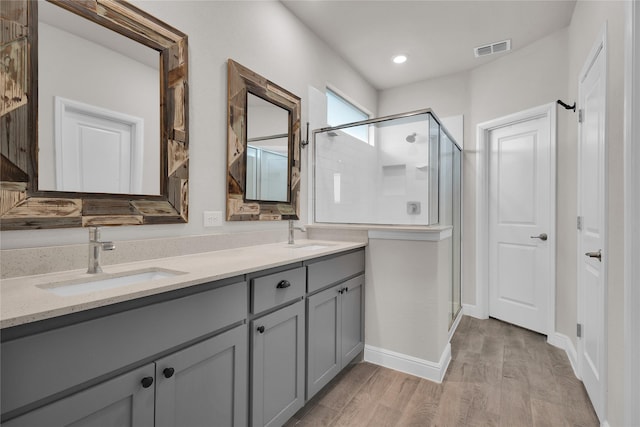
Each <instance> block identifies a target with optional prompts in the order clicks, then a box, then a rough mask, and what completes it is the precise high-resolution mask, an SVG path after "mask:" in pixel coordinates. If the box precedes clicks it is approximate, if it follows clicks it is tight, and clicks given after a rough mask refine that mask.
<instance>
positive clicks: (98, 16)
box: [0, 0, 189, 230]
mask: <svg viewBox="0 0 640 427" xmlns="http://www.w3.org/2000/svg"><path fill="white" fill-rule="evenodd" d="M39 4H42V8H43V12H44V9H45V7H47V8H50V7H51V6H52V5H54V6H55V9H58V10H60V11H63V10H64V12H63V13H66V14H68V15H70V16H73V17H75V19H77V18H78V17H81V18H82V20H83V21H85V23H90V24H91V25H94V27H93V29H94V32H96V33H97V32H100V31H102V32H104V33H114V34H118V35H121V36H124V38H126V39H130V41H133V42H135V43H132V44H134V45H136V44H137V45H140V46H142V47H144V49H148V50H150V51H152V52H154V53H155V55H156V56H157V67H156V68H157V75H158V79H157V80H156V81H157V84H155V83H154V85H156V88H157V89H156V91H157V94H156V95H157V96H155V98H154V99H156V104H155V107H154V108H155V110H156V111H157V116H158V118H157V120H156V121H155V122H152V121H149V120H147V122H146V126H147V127H146V128H135V129H137V130H135V131H134V132H133V133H135V134H137V135H138V136H139V135H140V134H142V133H145V134H152V135H155V136H154V137H153V138H152V143H153V144H155V145H154V146H151V147H149V146H147V147H146V148H144V152H142V151H140V152H139V153H138V158H137V159H138V160H139V161H140V162H142V161H143V159H144V158H145V157H147V158H148V157H149V153H150V151H155V152H156V154H155V157H153V160H152V161H151V163H153V164H154V165H153V166H154V168H153V169H152V171H151V172H150V173H149V174H148V175H150V177H151V178H150V180H151V184H152V187H150V188H151V189H149V188H147V187H144V186H139V185H138V186H133V185H132V186H131V187H128V186H124V187H122V188H121V189H120V188H116V189H111V187H109V188H108V189H106V190H104V189H101V187H97V188H98V189H97V190H94V189H92V188H91V187H90V186H88V185H85V186H79V187H73V186H71V187H61V186H57V187H56V186H55V185H54V186H52V185H53V184H51V183H45V181H44V180H40V179H39V178H40V175H43V176H44V175H45V173H44V172H43V170H44V169H43V168H42V167H40V168H39V165H40V162H45V161H48V160H45V159H48V157H47V156H46V155H45V152H46V151H47V149H46V148H45V147H44V145H42V146H40V140H39V136H40V137H42V138H41V139H42V141H43V144H44V140H45V138H44V136H46V137H50V135H49V132H51V133H54V130H53V124H52V125H51V126H48V124H47V126H45V127H44V130H42V129H43V128H42V127H41V128H40V129H41V130H39V124H41V123H39V119H40V117H41V116H42V117H45V114H42V113H41V110H39V108H38V107H39V105H38V104H39V102H38V100H39V96H38V95H39V86H38V85H39V84H42V85H44V83H43V81H44V80H46V78H45V77H49V75H50V73H52V72H53V70H52V69H51V67H50V66H46V73H47V74H42V75H41V76H39V75H38V72H39V71H40V72H41V73H42V72H44V69H43V68H42V67H39V58H41V56H39V43H38V39H39V37H38V36H39V31H38V29H39V19H38V15H39V11H38V5H39ZM54 13H58V12H55V11H54ZM0 18H1V19H2V25H3V28H5V29H9V31H5V37H4V38H3V44H2V50H1V55H2V67H4V68H3V70H2V81H3V87H2V90H3V94H2V95H3V97H2V100H0V108H1V111H0V112H1V120H0V124H1V128H2V133H1V138H2V140H1V148H2V153H1V154H2V156H1V158H0V159H1V170H2V174H1V177H0V229H2V230H17V229H37V228H63V227H88V226H96V225H141V224H164V223H181V222H187V220H188V179H189V151H188V145H189V137H188V136H189V133H188V56H187V36H186V35H185V34H184V33H182V32H180V31H178V30H176V29H175V28H173V27H171V26H169V25H168V24H166V23H164V22H162V21H160V20H158V19H156V18H154V17H153V16H151V15H149V14H147V13H146V12H144V11H142V10H140V9H138V8H136V7H135V6H133V5H131V4H129V3H127V2H126V1H123V0H84V1H82V2H79V1H67V0H47V3H41V2H39V1H29V0H19V1H18V0H16V1H11V2H3V3H2V8H1V9H0ZM40 25H42V31H43V34H44V35H46V37H47V41H48V38H49V36H48V34H49V33H46V34H45V33H44V24H40ZM105 29H106V30H107V31H105ZM56 30H57V29H56ZM7 34H8V35H9V36H8V37H6V35H7ZM107 36H109V34H107ZM80 38H82V37H80ZM67 40H69V39H67ZM42 41H43V46H44V45H45V43H44V39H43V40H42ZM62 48H66V50H69V51H71V52H72V53H73V51H74V49H71V47H70V46H69V45H65V46H62ZM134 48H135V46H134ZM97 49H98V48H97V47H96V50H97ZM138 49H139V47H138ZM59 54H60V55H61V53H59ZM76 56H77V57H78V58H82V57H83V55H82V53H81V52H78V53H77V55H76ZM130 56H132V57H135V56H138V54H133V55H130ZM57 59H58V60H59V61H60V62H61V63H62V62H65V63H66V62H69V61H68V60H66V59H63V58H60V57H59V58H57ZM96 59H100V60H105V57H104V56H99V57H97V58H96ZM152 61H156V60H155V59H152ZM105 62H106V63H108V64H110V65H112V66H113V67H114V68H115V67H116V64H120V63H119V62H116V61H114V60H113V59H111V57H109V59H108V61H105ZM107 73H109V70H107ZM128 73H129V71H128V70H127V71H126V73H123V74H126V75H128ZM84 74H87V73H86V72H85V73H84ZM111 74H115V73H111ZM89 75H90V76H91V77H93V78H94V80H93V81H90V83H89V84H90V86H89V87H91V86H96V87H98V86H100V85H104V84H105V83H104V80H103V79H102V78H97V77H95V76H94V75H93V74H92V73H91V74H89ZM39 77H40V78H39ZM91 77H89V79H90V78H91ZM125 83H131V82H127V81H125ZM119 89H121V90H120V91H119V92H116V93H117V95H116V96H119V97H125V96H126V97H129V98H128V100H126V99H125V101H126V103H130V102H129V101H131V100H132V99H133V98H134V97H136V96H137V95H136V94H135V93H132V92H131V91H130V90H126V89H123V88H119ZM44 91H45V90H44V86H43V88H42V92H44ZM54 91H55V90H54ZM47 92H49V88H47ZM53 98H56V99H55V102H56V106H58V105H59V101H60V100H64V101H67V100H66V99H65V97H62V96H57V97H51V99H50V98H47V99H46V100H45V102H44V103H46V104H48V103H52V104H53V102H54V101H53ZM75 101H81V102H76V103H75V104H73V103H72V104H70V105H73V108H76V107H77V106H78V105H84V103H86V101H85V100H77V99H76V100H74V102H75ZM44 103H43V104H44ZM96 104H98V107H96V108H97V109H99V110H106V109H104V108H101V107H102V105H100V104H99V103H97V102H96ZM60 105H63V104H60ZM66 105H69V104H66ZM92 107H94V106H92ZM69 108H71V107H69ZM62 110H64V108H62V109H61V111H62ZM117 113H119V112H117ZM134 115H135V114H134ZM55 120H58V119H57V118H56V119H55ZM52 121H53V120H52ZM47 123H48V122H47ZM56 123H57V122H56ZM140 123H145V121H144V120H140ZM143 130H144V132H143ZM55 132H56V133H57V132H58V128H56V130H55ZM66 139H67V138H66V137H65V138H62V139H61V140H63V141H66ZM138 139H140V138H138ZM140 140H141V139H140ZM102 142H103V140H97V142H96V141H94V140H92V142H91V144H94V145H97V146H99V150H98V151H96V152H91V154H90V156H88V157H90V158H93V161H94V163H93V165H99V163H100V162H102V161H103V159H104V154H105V153H107V154H110V152H109V151H108V148H105V147H110V146H109V145H107V144H102ZM100 144H102V145H100ZM152 149H153V150H152ZM60 151H61V150H60ZM85 151H86V150H85ZM58 154H59V153H57V154H56V155H58ZM72 154H73V153H72ZM71 157H73V155H72V156H71ZM126 162H131V161H130V160H125V163H124V164H125V165H127V167H129V166H128V165H129V163H126ZM62 164H65V167H64V168H63V167H62ZM91 165H92V164H91V163H89V166H86V165H85V166H84V169H91V168H92V167H91ZM40 166H42V165H40ZM56 167H57V168H59V169H64V171H65V172H68V170H69V167H68V163H59V164H56ZM93 168H94V169H95V166H94V167H93ZM131 168H133V167H132V166H131ZM131 170H132V172H131V173H130V174H131V175H136V174H142V173H141V172H135V171H134V170H133V169H131ZM60 176H62V173H61V171H60V170H58V179H60ZM100 179H102V181H110V180H117V174H116V173H114V174H113V176H111V175H109V176H108V177H107V178H106V179H105V177H104V176H100ZM140 179H142V178H140ZM134 187H135V188H137V190H136V191H133V190H132V189H133V188H134Z"/></svg>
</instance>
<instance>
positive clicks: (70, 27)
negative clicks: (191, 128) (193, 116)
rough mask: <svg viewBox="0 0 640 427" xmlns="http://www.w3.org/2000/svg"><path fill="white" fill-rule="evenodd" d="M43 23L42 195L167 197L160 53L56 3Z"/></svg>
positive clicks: (41, 17) (41, 12)
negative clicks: (63, 102) (163, 191)
mask: <svg viewBox="0 0 640 427" xmlns="http://www.w3.org/2000/svg"><path fill="white" fill-rule="evenodd" d="M38 21H39V22H38V33H39V34H38V45H39V49H38V63H39V69H40V71H41V72H40V73H39V76H38V86H39V91H38V116H39V119H38V126H39V131H38V190H40V191H47V190H57V191H73V192H90V193H92V192H97V193H124V194H145V195H158V194H160V107H159V106H160V90H159V87H160V71H159V62H160V60H159V58H160V54H159V52H158V51H156V50H154V49H151V48H148V47H146V46H144V45H142V44H140V43H138V42H136V41H133V40H131V39H129V38H127V37H125V36H123V35H120V34H117V33H116V32H114V31H111V30H108V29H106V28H104V27H101V26H100V25H97V24H96V23H93V22H90V21H89V20H87V19H84V18H83V17H80V16H78V15H76V14H74V13H71V12H69V11H67V10H64V9H62V8H61V7H59V6H56V5H54V4H51V3H48V2H38ZM63 98H64V99H67V100H70V101H71V102H73V104H74V107H72V108H58V109H56V105H57V103H56V101H55V100H56V99H63ZM78 106H82V108H80V107H78ZM58 107H59V103H58ZM85 107H86V108H85ZM69 112H72V114H63V113H69ZM96 112H98V113H96ZM123 118H124V119H123ZM132 122H135V123H137V124H136V125H135V126H133V125H131V123H132ZM70 126H75V127H73V130H71V132H72V135H73V138H70V137H68V136H67V135H65V134H64V133H63V129H67V131H69V130H70V129H72V128H70ZM67 134H68V132H67ZM140 136H143V138H142V139H141V140H139V139H137V137H140ZM56 139H58V140H57V141H56ZM134 145H136V148H135V150H134V149H133V148H129V147H133V146H134ZM62 147H66V150H67V151H66V152H65V151H64V150H63V148H62ZM65 159H66V161H65ZM71 160H73V161H71Z"/></svg>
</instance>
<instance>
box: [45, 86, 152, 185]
mask: <svg viewBox="0 0 640 427" xmlns="http://www.w3.org/2000/svg"><path fill="white" fill-rule="evenodd" d="M55 115H56V138H55V150H56V180H57V182H56V190H58V191H77V192H90V193H140V192H141V190H142V166H143V164H142V156H143V141H144V140H143V126H144V124H143V120H142V119H140V118H137V117H134V116H130V115H126V114H123V113H119V112H113V111H109V110H106V109H103V108H98V107H95V106H91V105H88V104H83V103H80V102H76V101H72V100H68V99H64V98H60V97H56V112H55Z"/></svg>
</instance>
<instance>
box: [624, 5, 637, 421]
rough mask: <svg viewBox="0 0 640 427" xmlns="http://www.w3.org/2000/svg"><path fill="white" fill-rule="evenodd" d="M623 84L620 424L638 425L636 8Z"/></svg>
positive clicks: (629, 22)
mask: <svg viewBox="0 0 640 427" xmlns="http://www.w3.org/2000/svg"><path fill="white" fill-rule="evenodd" d="M625 17H626V25H625V55H624V56H625V82H624V87H625V91H624V106H625V108H624V132H625V133H624V161H625V164H624V200H625V204H624V230H625V232H624V266H625V267H624V269H625V271H624V295H625V297H624V329H625V332H624V334H625V335H624V342H625V350H624V353H625V367H624V373H625V389H624V408H625V411H624V412H625V413H624V416H625V418H624V420H625V421H624V423H625V425H640V406H638V404H637V402H640V366H638V363H637V361H638V360H640V335H639V334H638V331H640V310H639V307H640V265H639V264H638V263H637V262H636V261H637V258H636V257H637V255H638V254H640V226H639V225H638V223H637V218H639V217H640V187H639V186H638V183H640V122H639V121H638V120H634V117H635V118H637V117H638V116H639V115H640V6H639V5H638V4H637V3H636V2H633V1H632V2H626V5H625Z"/></svg>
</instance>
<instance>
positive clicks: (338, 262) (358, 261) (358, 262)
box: [307, 250, 364, 293]
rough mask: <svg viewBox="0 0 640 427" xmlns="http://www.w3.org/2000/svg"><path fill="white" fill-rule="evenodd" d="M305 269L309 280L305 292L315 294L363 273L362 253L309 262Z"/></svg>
mask: <svg viewBox="0 0 640 427" xmlns="http://www.w3.org/2000/svg"><path fill="white" fill-rule="evenodd" d="M307 269H308V270H307V272H308V279H309V282H308V290H307V292H309V293H311V292H315V291H317V290H319V289H322V288H324V287H326V286H329V285H332V284H334V283H338V282H340V281H342V280H344V279H346V278H348V277H351V276H354V275H356V274H358V273H362V272H364V251H362V250H360V251H357V252H352V253H349V254H346V255H340V256H337V257H335V258H329V259H325V260H322V261H318V262H311V263H310V264H308V266H307Z"/></svg>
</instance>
